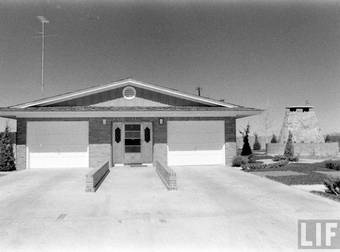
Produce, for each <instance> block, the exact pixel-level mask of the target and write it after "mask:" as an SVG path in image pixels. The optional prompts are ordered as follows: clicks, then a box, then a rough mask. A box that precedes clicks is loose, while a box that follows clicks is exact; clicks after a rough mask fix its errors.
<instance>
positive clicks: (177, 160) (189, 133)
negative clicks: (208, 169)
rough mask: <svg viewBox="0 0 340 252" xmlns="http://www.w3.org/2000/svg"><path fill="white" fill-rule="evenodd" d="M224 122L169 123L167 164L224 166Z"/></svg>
mask: <svg viewBox="0 0 340 252" xmlns="http://www.w3.org/2000/svg"><path fill="white" fill-rule="evenodd" d="M224 163H225V143H224V121H222V120H221V121H169V122H168V164H169V165H201V164H202V165H204V164H224Z"/></svg>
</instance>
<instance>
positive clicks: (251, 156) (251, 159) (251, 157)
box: [248, 154, 256, 163]
mask: <svg viewBox="0 0 340 252" xmlns="http://www.w3.org/2000/svg"><path fill="white" fill-rule="evenodd" d="M248 163H256V158H255V156H254V155H253V154H250V155H249V156H248Z"/></svg>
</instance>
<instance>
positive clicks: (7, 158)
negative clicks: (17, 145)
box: [0, 127, 15, 171]
mask: <svg viewBox="0 0 340 252" xmlns="http://www.w3.org/2000/svg"><path fill="white" fill-rule="evenodd" d="M14 170H15V161H14V152H13V143H12V139H11V136H10V132H9V128H8V127H6V129H5V132H3V133H1V134H0V171H14Z"/></svg>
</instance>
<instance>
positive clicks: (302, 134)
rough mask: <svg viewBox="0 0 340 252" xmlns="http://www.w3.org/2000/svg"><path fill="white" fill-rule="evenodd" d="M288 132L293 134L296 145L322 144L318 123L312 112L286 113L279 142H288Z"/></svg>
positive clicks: (322, 139)
mask: <svg viewBox="0 0 340 252" xmlns="http://www.w3.org/2000/svg"><path fill="white" fill-rule="evenodd" d="M289 131H290V132H292V134H293V142H296V143H324V142H325V140H324V138H323V136H322V134H321V129H320V127H319V122H318V119H317V117H316V114H315V112H314V111H308V112H302V111H295V112H291V111H289V110H287V111H286V114H285V117H284V119H283V125H282V129H281V132H280V137H279V142H280V143H285V142H287V140H288V134H289Z"/></svg>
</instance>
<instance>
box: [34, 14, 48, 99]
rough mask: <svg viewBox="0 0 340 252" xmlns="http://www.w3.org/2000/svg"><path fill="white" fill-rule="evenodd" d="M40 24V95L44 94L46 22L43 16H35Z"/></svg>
mask: <svg viewBox="0 0 340 252" xmlns="http://www.w3.org/2000/svg"><path fill="white" fill-rule="evenodd" d="M37 18H38V19H39V21H40V22H41V94H43V93H44V56H45V55H44V54H45V24H48V23H49V22H50V21H48V20H47V19H46V18H45V17H44V16H37Z"/></svg>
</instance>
